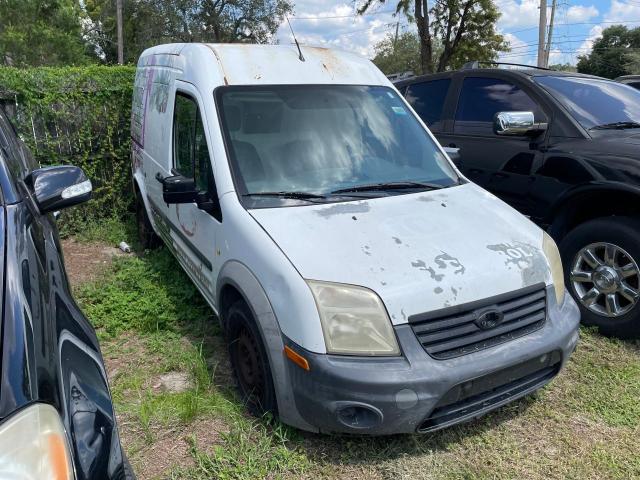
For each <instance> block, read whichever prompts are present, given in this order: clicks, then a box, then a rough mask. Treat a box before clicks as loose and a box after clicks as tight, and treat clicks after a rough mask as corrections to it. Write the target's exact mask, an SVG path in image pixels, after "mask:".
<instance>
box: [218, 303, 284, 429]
mask: <svg viewBox="0 0 640 480" xmlns="http://www.w3.org/2000/svg"><path fill="white" fill-rule="evenodd" d="M225 317H226V321H225V324H226V325H227V338H228V342H229V355H230V357H231V366H232V367H233V370H234V373H235V377H236V382H237V385H238V390H239V392H240V396H241V397H242V401H243V402H244V404H245V405H246V406H247V408H248V410H249V411H250V412H251V413H252V414H253V415H255V416H263V415H264V414H265V413H272V414H274V415H275V414H276V396H275V390H274V387H273V379H272V377H271V369H270V367H269V359H268V357H267V353H266V350H265V347H264V344H263V342H262V337H261V335H260V331H259V330H258V326H257V325H256V322H255V320H254V318H253V315H252V313H251V310H250V309H249V307H248V306H247V304H246V303H245V302H244V300H237V301H236V302H235V303H233V304H232V305H231V306H230V307H229V308H228V310H227V312H226V315H225Z"/></svg>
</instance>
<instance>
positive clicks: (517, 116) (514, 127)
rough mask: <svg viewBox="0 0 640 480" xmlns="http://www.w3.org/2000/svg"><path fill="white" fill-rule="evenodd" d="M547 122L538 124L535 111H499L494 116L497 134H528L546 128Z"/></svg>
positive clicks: (494, 126) (494, 130)
mask: <svg viewBox="0 0 640 480" xmlns="http://www.w3.org/2000/svg"><path fill="white" fill-rule="evenodd" d="M545 127H546V125H545V124H536V121H535V118H534V115H533V112H498V113H496V115H495V117H493V132H494V133H495V134H496V135H504V136H508V135H522V136H524V135H528V134H531V133H534V132H537V131H541V130H544V128H545Z"/></svg>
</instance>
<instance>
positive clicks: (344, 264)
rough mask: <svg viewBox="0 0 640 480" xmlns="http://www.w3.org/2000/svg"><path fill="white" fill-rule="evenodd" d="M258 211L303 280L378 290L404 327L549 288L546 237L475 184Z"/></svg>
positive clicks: (255, 211) (255, 214)
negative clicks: (425, 316)
mask: <svg viewBox="0 0 640 480" xmlns="http://www.w3.org/2000/svg"><path fill="white" fill-rule="evenodd" d="M250 212H251V215H253V217H254V218H255V219H256V220H257V221H258V222H259V223H260V225H261V226H262V227H263V228H264V229H265V230H266V232H267V233H268V234H269V235H270V236H271V238H273V240H274V241H275V242H276V243H277V244H278V246H279V247H280V248H281V250H282V251H283V252H284V254H285V255H286V256H287V257H288V258H289V260H290V261H291V262H292V263H293V265H294V266H295V268H296V269H297V270H298V271H299V272H300V274H301V275H302V277H303V278H305V279H309V280H322V281H328V282H338V283H347V284H352V285H360V286H363V287H367V288H370V289H371V290H374V291H375V292H376V293H378V295H380V297H381V298H382V301H383V302H384V304H385V306H386V308H387V310H388V312H389V315H390V317H391V320H392V322H393V323H394V324H396V325H398V324H402V323H406V322H407V319H408V317H409V316H411V315H413V314H418V313H424V312H429V311H434V310H439V309H442V308H446V307H449V306H453V305H456V304H464V303H467V302H472V301H475V300H481V299H483V298H487V297H492V296H494V295H499V294H502V293H505V292H510V291H514V290H518V289H520V288H523V287H527V286H530V285H533V284H538V283H550V273H549V267H548V264H547V260H546V257H545V256H544V254H543V252H542V231H541V230H540V229H539V228H538V227H537V226H535V225H534V224H533V223H531V222H530V221H529V220H528V219H527V218H525V217H524V216H522V215H520V214H519V213H517V212H516V211H515V210H513V209H512V208H511V207H509V206H507V205H506V204H505V203H503V202H502V201H500V200H498V199H497V198H496V197H494V196H493V195H492V194H490V193H488V192H486V191H484V190H482V189H481V188H480V187H478V186H476V185H474V184H471V183H469V184H465V185H460V186H456V187H451V188H448V189H446V190H436V191H431V192H422V193H416V194H407V195H397V196H391V197H381V198H376V199H367V200H365V201H355V202H344V203H333V204H328V205H327V204H321V205H310V206H307V205H305V206H300V207H283V208H269V209H253V210H250Z"/></svg>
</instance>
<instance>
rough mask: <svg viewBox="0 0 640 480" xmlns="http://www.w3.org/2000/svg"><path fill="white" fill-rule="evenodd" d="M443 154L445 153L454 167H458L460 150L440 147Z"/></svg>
mask: <svg viewBox="0 0 640 480" xmlns="http://www.w3.org/2000/svg"><path fill="white" fill-rule="evenodd" d="M442 149H443V150H444V153H446V154H447V155H448V156H449V158H450V159H451V161H452V162H453V164H454V165H456V166H458V167H459V166H460V160H461V157H460V149H459V148H455V147H442Z"/></svg>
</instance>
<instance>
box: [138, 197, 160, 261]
mask: <svg viewBox="0 0 640 480" xmlns="http://www.w3.org/2000/svg"><path fill="white" fill-rule="evenodd" d="M136 225H137V228H138V240H139V241H140V245H141V246H142V248H143V249H145V250H153V249H155V248H158V247H160V246H161V245H162V240H160V237H158V235H157V234H156V232H154V231H153V227H152V226H151V221H150V220H149V216H148V215H147V209H146V208H145V206H144V201H143V200H142V197H141V196H140V192H137V193H136Z"/></svg>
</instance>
